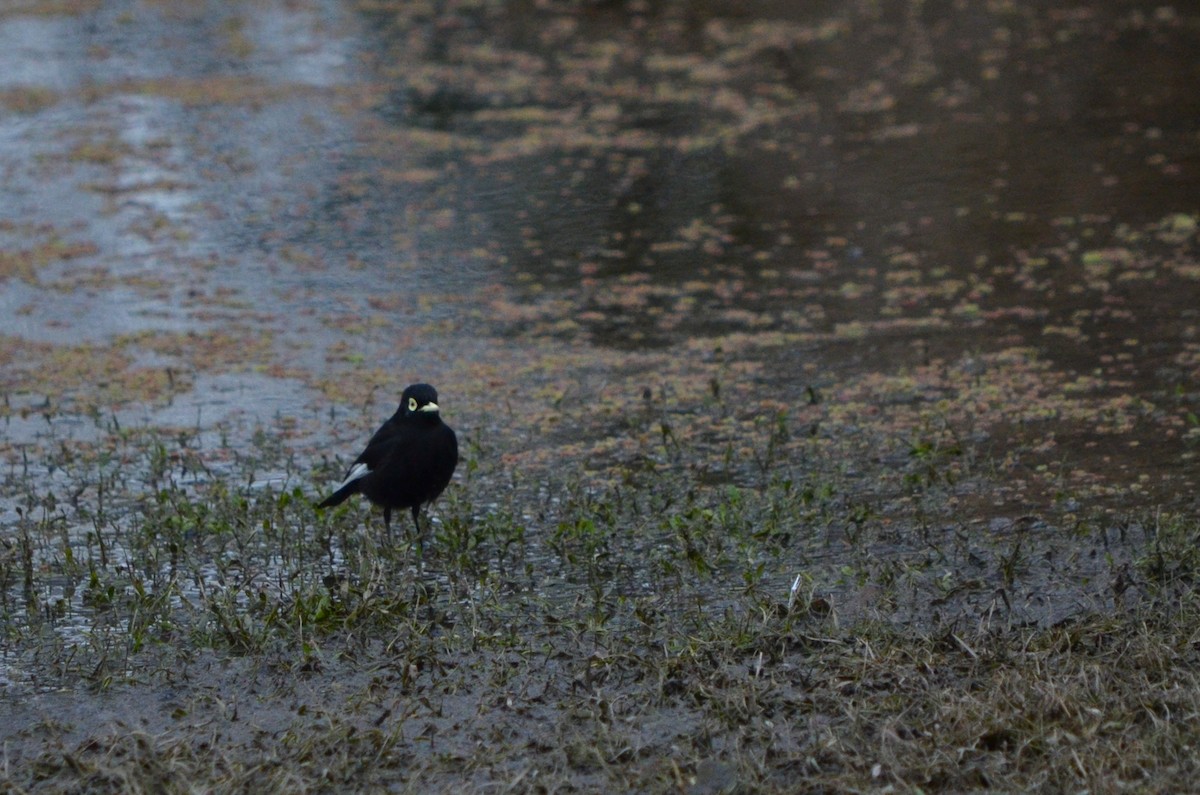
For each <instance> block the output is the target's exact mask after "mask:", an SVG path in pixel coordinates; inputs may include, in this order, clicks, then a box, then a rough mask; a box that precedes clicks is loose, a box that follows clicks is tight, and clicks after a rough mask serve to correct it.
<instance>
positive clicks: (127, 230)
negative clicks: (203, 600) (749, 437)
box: [0, 0, 1200, 518]
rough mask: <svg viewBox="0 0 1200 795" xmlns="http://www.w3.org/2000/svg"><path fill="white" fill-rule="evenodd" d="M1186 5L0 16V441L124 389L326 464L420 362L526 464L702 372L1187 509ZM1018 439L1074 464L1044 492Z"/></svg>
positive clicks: (70, 431)
mask: <svg viewBox="0 0 1200 795" xmlns="http://www.w3.org/2000/svg"><path fill="white" fill-rule="evenodd" d="M1198 26H1200V20H1198V18H1197V17H1196V16H1195V14H1194V12H1192V11H1190V10H1188V9H1186V8H1184V7H1173V6H1161V7H1158V8H1156V9H1154V10H1140V9H1138V8H1134V7H1130V6H1127V5H1126V4H1123V3H1090V4H1085V5H1082V6H1077V7H1073V8H1072V9H1069V10H1063V9H1060V8H1059V7H1058V6H1057V5H1055V4H1049V3H1048V4H1040V5H1039V4H1022V5H1021V6H1020V7H1019V8H1017V7H1011V6H1006V5H1003V4H994V5H990V6H982V7H976V6H975V5H970V6H960V5H955V4H949V3H904V2H893V3H884V4H878V3H848V4H816V5H814V4H804V8H803V10H802V11H797V10H796V9H795V8H793V4H785V3H773V4H763V5H761V6H759V7H756V9H755V10H754V11H753V12H747V11H745V10H743V9H742V7H741V6H740V4H722V3H701V4H694V3H692V4H655V5H654V6H653V7H643V6H642V5H641V4H637V3H631V4H580V5H579V6H578V7H576V6H573V5H569V4H563V5H561V6H559V5H554V4H542V5H535V4H508V5H504V6H501V5H500V4H494V5H486V4H484V5H481V6H473V5H471V6H468V7H464V8H458V7H457V6H456V5H454V4H450V5H447V6H438V5H426V4H413V3H394V4H392V3H386V2H384V3H369V4H368V3H353V2H348V3H336V2H318V1H317V0H312V1H311V2H303V3H282V2H280V3H276V2H267V3H227V4H222V5H221V6H220V7H214V6H196V5H194V4H191V3H183V2H178V3H172V2H155V3H141V2H122V3H104V4H99V5H98V6H96V7H89V6H87V5H84V6H81V7H80V9H79V10H78V11H75V12H72V11H70V10H69V9H68V10H64V9H62V8H61V7H60V6H58V5H52V6H50V5H48V6H47V7H45V8H42V7H40V6H39V4H38V3H36V2H34V3H29V4H26V6H23V7H22V9H20V10H7V11H3V12H0V100H2V102H3V106H4V112H3V114H2V115H0V142H3V146H2V148H0V163H2V168H3V172H2V173H3V179H4V194H3V195H4V200H3V205H2V207H0V246H2V251H3V258H2V259H0V312H2V313H3V317H4V327H3V332H2V334H3V336H2V337H0V341H2V342H3V349H2V350H0V379H2V381H0V383H2V385H3V390H4V393H5V395H6V404H5V408H4V411H5V412H6V425H5V428H6V430H5V441H4V451H5V453H6V455H7V456H8V458H9V460H10V462H11V461H17V460H22V459H24V460H26V461H27V460H28V459H29V457H30V453H31V451H32V452H34V453H35V455H34V456H33V458H34V461H35V464H34V471H35V472H36V471H37V459H38V456H37V455H36V452H37V451H39V450H44V449H48V448H52V447H56V446H59V445H61V444H63V443H64V442H68V443H80V444H84V443H90V442H94V441H95V440H97V439H98V438H100V437H102V436H104V435H105V434H106V433H108V432H109V430H110V429H111V427H112V425H111V423H112V422H116V423H118V424H119V425H121V426H122V427H126V428H127V427H130V426H137V427H148V428H172V429H178V428H183V429H189V431H190V432H191V433H194V434H196V435H197V438H200V439H202V445H203V446H204V447H205V448H206V449H208V450H210V451H212V452H213V453H214V456H215V457H218V458H219V457H220V453H221V452H222V450H227V449H230V448H237V447H238V445H239V444H244V443H245V441H246V440H248V439H250V438H251V437H253V435H254V434H255V433H256V432H261V431H262V430H263V429H264V428H265V429H267V430H269V431H270V432H271V433H272V434H273V435H277V436H282V437H283V438H284V439H285V440H286V442H287V443H288V444H290V445H292V446H293V447H294V448H295V450H297V451H298V453H299V455H301V457H303V458H304V459H305V460H315V459H317V458H319V457H320V456H322V455H325V454H327V452H328V449H329V445H330V442H331V441H335V442H336V443H337V444H338V445H344V444H352V443H353V440H355V439H357V438H359V437H360V436H361V434H362V432H363V430H364V429H365V428H366V427H367V426H369V425H370V424H372V423H373V422H375V421H376V420H377V418H378V417H379V416H380V415H381V414H383V413H385V412H387V411H390V410H391V403H392V401H393V400H394V394H395V392H396V390H397V389H398V387H399V386H401V385H402V384H404V383H406V382H408V381H412V380H417V379H418V378H420V379H426V380H430V381H433V382H435V383H438V384H439V385H440V386H441V387H442V390H443V392H444V393H445V394H447V395H450V396H454V398H453V399H452V402H451V404H450V405H452V406H454V411H455V412H456V422H457V423H458V426H459V427H460V428H461V429H462V430H463V431H464V433H465V435H467V436H468V437H471V438H483V439H486V440H488V441H489V442H492V443H495V445H496V446H497V447H498V448H499V449H501V450H502V451H505V452H507V453H509V454H511V455H512V456H515V460H516V461H517V462H519V463H522V464H524V465H527V466H530V467H533V466H536V465H544V464H545V462H546V459H547V458H548V457H549V456H550V453H548V452H546V449H547V448H549V449H552V450H553V451H554V455H566V456H571V455H579V456H582V457H586V456H598V458H597V459H596V460H598V461H600V462H604V461H610V460H616V461H618V462H627V461H628V460H630V459H631V458H636V457H637V456H639V455H642V454H643V452H642V451H634V452H632V453H630V452H629V451H627V450H618V451H616V452H615V453H614V452H612V451H611V450H610V449H608V448H606V447H604V444H603V442H604V441H605V440H606V439H609V438H611V437H613V436H614V435H618V433H619V432H620V431H621V429H622V428H623V427H624V426H622V425H620V424H619V423H618V422H617V421H615V420H613V415H612V414H611V413H603V412H599V411H598V409H603V410H604V411H609V410H610V409H611V405H609V404H606V401H612V402H615V403H617V404H623V403H628V402H629V401H633V402H635V403H636V401H637V400H640V397H641V395H642V394H643V390H647V391H648V394H650V395H653V396H662V400H663V402H664V404H665V405H666V410H673V411H680V412H682V413H685V414H686V413H688V412H694V411H695V407H696V406H698V405H705V404H704V402H703V401H704V399H706V398H705V396H706V395H708V394H709V393H712V394H718V393H720V392H721V390H724V392H723V393H721V394H723V395H727V396H731V399H732V400H736V401H737V405H739V406H742V407H745V408H746V409H748V410H749V411H750V412H752V413H754V412H768V411H775V410H777V409H778V408H779V407H780V406H782V407H785V408H788V409H789V410H790V411H791V412H792V416H794V417H800V418H805V417H807V414H805V412H809V413H813V412H818V413H820V416H819V417H814V418H813V419H812V425H811V427H812V431H813V434H814V435H816V436H820V437H821V438H822V439H824V440H826V441H829V442H830V443H831V445H832V448H833V449H834V450H836V451H840V453H841V454H843V455H845V456H848V457H853V456H857V455H858V453H861V452H863V451H871V454H872V455H873V456H874V457H873V458H868V459H865V460H857V459H855V460H854V461H853V463H852V464H848V466H851V467H852V468H857V467H862V468H864V469H865V470H866V472H867V474H868V475H869V474H870V473H871V472H874V471H876V470H878V471H881V472H885V471H887V470H889V469H894V468H895V465H896V464H897V462H902V461H904V460H905V455H906V451H907V450H908V448H909V447H912V446H913V445H914V444H916V442H915V441H914V440H915V439H916V437H917V436H918V435H919V434H921V433H924V432H926V430H923V429H927V428H928V427H929V425H930V423H931V422H934V421H936V422H938V423H943V425H942V426H939V427H949V428H951V429H952V430H953V431H954V432H955V433H956V434H960V435H961V436H962V437H963V438H964V439H966V440H967V441H968V442H969V443H970V444H971V445H972V446H973V447H974V448H975V449H977V450H978V451H979V455H980V456H981V457H989V458H992V459H997V460H1001V461H1005V460H1008V459H1014V460H1015V459H1016V458H1019V459H1020V461H1021V463H1020V465H1019V466H1018V465H1017V464H1013V465H1012V466H1013V467H1014V469H1013V471H1012V472H1009V473H1007V474H1004V473H1002V475H1001V477H1000V481H1005V480H1006V479H1007V478H1009V476H1012V477H1016V478H1017V479H1018V480H1020V481H1021V482H1024V480H1023V479H1025V478H1028V480H1029V481H1030V484H1029V488H1028V489H1027V490H1021V489H1018V490H1017V493H1016V494H1015V495H1011V496H1010V497H1004V496H1003V495H1001V496H999V497H996V498H995V500H992V497H993V496H995V495H993V494H992V493H991V492H987V493H986V494H985V496H983V497H980V498H979V499H980V501H981V502H984V503H987V502H995V503H996V504H1001V505H1003V508H1002V509H1001V510H1002V512H1007V513H1012V514H1019V513H1021V512H1022V511H1023V510H1025V509H1027V508H1028V506H1029V505H1030V504H1034V505H1042V502H1040V501H1042V500H1045V499H1048V498H1047V497H1046V496H1045V495H1046V494H1048V493H1049V492H1050V491H1052V486H1053V487H1057V488H1060V489H1061V488H1062V487H1064V480H1063V478H1064V477H1065V478H1066V480H1065V486H1069V487H1072V488H1079V489H1083V491H1082V492H1081V493H1082V494H1083V495H1084V496H1096V497H1100V496H1103V497H1107V498H1111V499H1112V502H1113V504H1114V505H1116V506H1118V507H1120V508H1122V509H1123V510H1134V509H1138V508H1141V507H1149V506H1154V505H1167V506H1175V507H1185V506H1190V505H1193V504H1194V494H1195V486H1196V482H1197V476H1198V471H1197V461H1196V445H1197V435H1198V431H1197V423H1196V420H1195V416H1196V414H1197V413H1200V387H1198V381H1200V370H1198V368H1200V331H1198V329H1200V315H1198V312H1197V309H1196V307H1197V306H1198V305H1200V301H1198V300H1197V299H1198V297H1200V264H1198V262H1197V224H1198V221H1197V219H1198V216H1197V213H1198V211H1200V207H1198V206H1197V205H1198V203H1200V200H1198V199H1197V197H1198V196H1200V190H1198V174H1197V167H1198V161H1197V151H1200V142H1198V141H1197V128H1196V124H1195V120H1196V119H1197V118H1200V107H1198V106H1197V105H1198V103H1200V96H1198V95H1197V94H1196V91H1195V86H1196V85H1197V84H1198V83H1200V73H1198V70H1200V66H1198V65H1197V61H1196V60H1195V58H1194V57H1192V56H1191V53H1193V52H1194V51H1195V48H1196V47H1197V46H1198V44H1200V42H1198V41H1197V39H1198V38H1200V32H1198ZM500 405H503V406H504V407H505V408H504V410H503V411H502V412H501V411H498V410H497V409H498V406H500ZM514 405H517V406H519V407H521V408H520V409H519V410H514V409H513V406H514ZM811 406H816V408H812V409H810V408H806V407H811ZM45 416H50V417H51V418H53V421H51V420H48V419H44V417H45ZM931 417H932V418H933V419H932V420H931ZM331 419H332V420H334V421H333V422H332V423H330V420H331ZM339 420H340V421H339ZM331 424H332V425H333V427H334V430H330V429H329V427H328V426H330V425H331ZM681 426H682V423H677V424H676V431H675V432H676V433H679V434H682V433H684V431H683V430H681V429H680V428H681ZM331 437H332V439H331ZM581 439H582V440H586V443H585V442H580V440H581ZM843 439H848V440H850V441H847V442H846V443H845V446H844V447H843V446H838V445H839V444H840V442H841V440H843ZM696 441H697V443H698V444H700V445H701V447H703V444H704V442H705V437H704V436H703V435H701V434H699V432H698V433H697V436H696ZM917 441H919V440H917ZM588 443H592V444H593V447H591V448H589V447H587V446H586V445H587V444H588ZM724 444H725V440H724V439H717V440H716V441H714V442H713V444H712V446H713V448H714V449H718V450H719V449H725V448H724ZM581 445H582V447H581ZM338 449H340V447H339V448H338ZM1006 456H1007V457H1008V458H1007V459H1006ZM1047 466H1053V467H1054V468H1055V471H1059V472H1066V473H1068V475H1067V476H1062V477H1060V478H1059V480H1057V481H1055V482H1054V483H1053V484H1048V483H1047V482H1041V483H1040V485H1035V484H1034V481H1038V480H1039V478H1042V479H1043V480H1044V479H1045V478H1044V476H1043V475H1042V474H1039V473H1042V472H1043V469H1044V468H1045V467H1047ZM1039 467H1040V468H1042V469H1039ZM745 469H746V468H743V469H740V470H739V469H737V468H736V467H734V468H733V471H732V472H725V471H721V472H719V473H718V477H717V478H716V479H718V480H734V481H737V480H739V479H745ZM1013 473H1015V474H1013ZM275 474H276V475H278V473H275ZM1047 477H1048V476H1047ZM865 479H867V478H864V480H865ZM966 482H967V483H968V486H967V487H964V491H967V492H969V491H970V490H972V489H974V490H982V491H986V490H987V489H995V490H996V492H995V493H996V494H999V493H1000V492H1002V491H1005V490H1006V489H1009V488H1010V487H1011V481H1009V482H1001V483H997V482H996V481H994V480H989V479H988V478H986V477H983V476H977V477H975V478H969V479H968V481H966ZM1089 489H1091V490H1089ZM960 496H962V497H963V499H967V498H968V497H970V496H971V495H969V494H963V495H960ZM1006 500H1007V502H1006ZM6 515H7V516H9V517H10V518H11V516H12V514H11V512H8V511H6Z"/></svg>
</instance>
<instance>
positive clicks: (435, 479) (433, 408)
mask: <svg viewBox="0 0 1200 795" xmlns="http://www.w3.org/2000/svg"><path fill="white" fill-rule="evenodd" d="M437 397H438V396H437V390H436V389H434V388H433V387H431V386H430V385H429V384H413V385H412V386H410V387H408V388H407V389H405V390H404V394H403V395H401V396H400V408H398V409H396V413H395V414H393V415H392V417H391V419H389V420H388V421H387V422H385V423H384V424H383V425H381V426H380V427H379V430H377V431H375V435H374V436H372V437H371V441H369V442H367V449H365V450H363V451H362V453H361V454H360V455H359V456H358V458H356V459H354V463H353V464H351V465H350V471H348V472H347V473H346V479H345V481H343V482H342V485H341V486H339V487H338V490H337V491H335V492H334V493H333V494H331V495H329V496H328V497H326V498H325V500H324V501H322V502H321V503H319V504H318V505H317V507H318V508H330V507H332V506H334V505H341V504H342V503H343V502H345V501H346V500H347V499H348V498H349V497H350V496H351V495H353V494H362V495H364V496H366V498H367V499H368V500H370V501H371V502H372V503H374V504H375V505H380V506H382V507H383V524H384V527H386V528H387V532H388V535H389V536H390V535H391V532H392V509H393V508H409V509H411V510H412V518H413V525H414V526H415V527H416V528H417V549H418V551H419V550H420V549H421V524H420V522H418V521H417V516H418V514H420V512H421V506H422V505H424V504H425V503H428V502H432V501H433V500H435V499H436V498H437V496H438V495H439V494H441V493H442V491H443V490H444V489H445V488H446V485H447V484H449V483H450V477H451V476H452V475H453V474H454V467H455V466H457V465H458V437H457V436H455V435H454V431H453V430H451V428H450V426H449V425H447V424H446V423H444V422H442V418H441V416H440V415H439V414H438V403H437Z"/></svg>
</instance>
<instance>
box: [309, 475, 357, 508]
mask: <svg viewBox="0 0 1200 795" xmlns="http://www.w3.org/2000/svg"><path fill="white" fill-rule="evenodd" d="M358 486H359V484H358V481H357V480H352V481H350V482H349V483H347V484H346V485H344V486H342V487H341V488H340V489H338V490H337V491H335V492H334V493H333V494H330V495H329V496H328V497H326V498H325V499H324V500H322V501H321V502H319V503H317V507H318V508H332V507H333V506H335V505H341V504H342V503H343V502H345V501H346V500H348V499H350V497H351V496H353V495H355V494H358Z"/></svg>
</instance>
